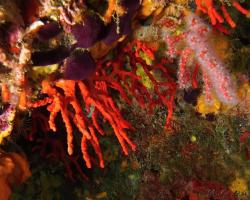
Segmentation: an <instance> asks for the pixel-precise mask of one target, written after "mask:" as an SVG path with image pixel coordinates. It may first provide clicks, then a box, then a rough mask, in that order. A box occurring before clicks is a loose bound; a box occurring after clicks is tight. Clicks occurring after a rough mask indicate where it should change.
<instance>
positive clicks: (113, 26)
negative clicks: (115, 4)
mask: <svg viewBox="0 0 250 200" xmlns="http://www.w3.org/2000/svg"><path fill="white" fill-rule="evenodd" d="M121 5H122V6H123V7H124V8H126V12H127V13H126V14H125V15H124V16H122V17H120V22H119V29H120V32H119V33H117V23H116V22H115V21H114V19H113V20H112V21H111V23H110V24H109V25H108V26H107V28H106V29H107V32H106V36H105V37H104V39H103V41H104V43H106V44H107V45H110V44H112V43H113V42H115V41H117V40H118V39H119V38H121V37H122V36H123V35H128V34H129V33H130V32H131V30H132V29H131V25H132V18H133V16H134V14H135V12H136V11H137V9H138V8H139V6H140V4H139V0H124V1H122V2H121Z"/></svg>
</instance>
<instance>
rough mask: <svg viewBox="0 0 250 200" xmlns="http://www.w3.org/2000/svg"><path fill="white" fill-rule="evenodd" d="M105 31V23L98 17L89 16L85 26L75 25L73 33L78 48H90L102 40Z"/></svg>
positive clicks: (72, 29) (86, 18) (72, 28)
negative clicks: (101, 36)
mask: <svg viewBox="0 0 250 200" xmlns="http://www.w3.org/2000/svg"><path fill="white" fill-rule="evenodd" d="M103 29H104V23H103V21H102V20H101V19H100V18H99V17H98V16H97V15H89V16H86V17H85V18H84V23H83V24H76V25H73V26H72V27H71V33H72V34H73V35H74V37H75V39H76V40H77V46H78V47H81V48H89V47H91V46H92V45H93V44H94V43H95V42H97V41H98V40H99V39H100V34H101V32H102V31H103Z"/></svg>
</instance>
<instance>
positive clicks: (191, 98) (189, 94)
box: [183, 88, 201, 106]
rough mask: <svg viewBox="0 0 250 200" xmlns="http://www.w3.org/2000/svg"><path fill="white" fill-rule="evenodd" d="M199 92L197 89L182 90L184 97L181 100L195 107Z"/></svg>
mask: <svg viewBox="0 0 250 200" xmlns="http://www.w3.org/2000/svg"><path fill="white" fill-rule="evenodd" d="M200 93H201V90H200V89H199V88H197V89H189V90H184V96H183V99H184V100H185V101H186V102H187V103H189V104H192V105H193V106H195V105H196V104H197V98H198V96H199V95H200Z"/></svg>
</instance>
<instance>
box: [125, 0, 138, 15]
mask: <svg viewBox="0 0 250 200" xmlns="http://www.w3.org/2000/svg"><path fill="white" fill-rule="evenodd" d="M121 5H122V6H123V7H124V8H126V11H127V14H129V15H134V14H135V12H136V11H137V10H138V9H139V7H140V0H123V1H122V2H121Z"/></svg>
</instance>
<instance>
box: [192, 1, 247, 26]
mask: <svg viewBox="0 0 250 200" xmlns="http://www.w3.org/2000/svg"><path fill="white" fill-rule="evenodd" d="M195 3H196V5H197V11H199V10H200V11H202V12H203V13H205V14H207V15H208V16H209V18H210V20H211V23H212V25H217V24H218V23H219V24H221V23H223V22H224V19H225V20H226V22H227V23H228V24H229V25H230V26H231V27H232V28H235V27H236V24H235V22H234V21H233V19H232V18H231V16H230V15H229V13H228V11H227V9H226V6H225V5H224V4H222V5H221V7H220V9H221V11H222V14H223V16H224V18H223V16H221V14H220V13H218V12H217V11H216V9H215V5H214V0H195ZM230 3H231V6H233V7H234V8H236V9H237V10H238V11H239V12H241V13H242V14H244V15H247V14H248V13H249V11H248V10H247V9H245V8H243V7H242V6H241V5H240V4H239V3H238V2H237V1H234V0H233V1H232V2H231V1H230Z"/></svg>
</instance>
